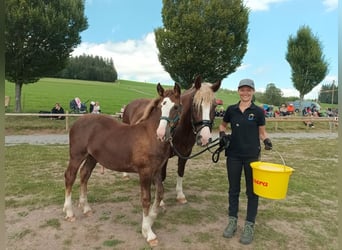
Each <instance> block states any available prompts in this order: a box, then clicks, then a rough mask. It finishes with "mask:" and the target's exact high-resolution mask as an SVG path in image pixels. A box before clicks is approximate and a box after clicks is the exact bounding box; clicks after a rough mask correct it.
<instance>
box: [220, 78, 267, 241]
mask: <svg viewBox="0 0 342 250" xmlns="http://www.w3.org/2000/svg"><path fill="white" fill-rule="evenodd" d="M254 92H255V88H254V82H253V80H251V79H243V80H241V81H240V83H239V86H238V93H239V95H240V101H239V102H238V103H237V104H234V105H231V106H229V107H228V108H227V110H226V112H225V115H224V116H223V120H222V123H221V124H220V127H219V130H220V137H221V138H222V140H230V143H229V146H228V147H227V148H226V152H225V155H226V156H227V160H226V165H227V174H228V183H229V185H228V186H229V189H228V201H229V205H228V216H229V222H228V226H227V227H226V228H225V230H224V232H223V236H224V237H226V238H231V237H233V236H234V234H235V232H236V230H237V220H238V210H239V195H240V189H241V174H242V169H243V170H244V175H245V180H246V195H247V216H246V220H245V226H244V229H243V232H242V235H241V238H240V242H241V243H242V244H250V243H251V242H252V241H253V236H254V224H255V219H256V215H257V211H258V203H259V197H258V196H257V195H256V194H255V193H254V192H253V176H252V168H251V166H250V163H251V162H253V161H258V160H259V158H260V150H261V147H260V140H262V141H263V143H264V144H265V149H266V150H270V149H272V143H271V140H270V139H269V138H268V136H267V133H266V129H265V124H266V121H265V115H264V112H263V110H262V109H261V108H260V107H258V106H256V105H255V104H254V103H253V102H252V98H253V95H254ZM228 123H230V128H231V135H229V136H228V135H226V133H225V131H226V128H227V125H228ZM227 138H229V139H227Z"/></svg>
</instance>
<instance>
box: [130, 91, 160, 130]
mask: <svg viewBox="0 0 342 250" xmlns="http://www.w3.org/2000/svg"><path fill="white" fill-rule="evenodd" d="M160 99H161V97H156V98H154V99H152V100H151V101H150V102H149V103H148V105H147V106H146V108H145V110H144V114H143V115H142V117H140V119H139V120H137V121H136V122H135V124H138V123H140V122H142V121H145V120H146V119H147V118H148V117H149V116H150V114H151V112H152V110H153V108H155V107H156V106H157V105H158V103H159V101H160Z"/></svg>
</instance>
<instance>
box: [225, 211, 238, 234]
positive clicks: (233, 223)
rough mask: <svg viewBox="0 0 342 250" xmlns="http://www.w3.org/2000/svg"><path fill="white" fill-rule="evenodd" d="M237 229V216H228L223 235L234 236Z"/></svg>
mask: <svg viewBox="0 0 342 250" xmlns="http://www.w3.org/2000/svg"><path fill="white" fill-rule="evenodd" d="M236 229H237V218H236V217H233V216H229V222H228V226H227V227H226V228H225V229H224V231H223V237H225V238H231V237H233V236H234V234H235V232H236Z"/></svg>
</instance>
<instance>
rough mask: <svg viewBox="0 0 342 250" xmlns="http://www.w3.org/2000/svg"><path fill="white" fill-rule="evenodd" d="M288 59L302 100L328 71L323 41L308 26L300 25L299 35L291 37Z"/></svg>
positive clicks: (295, 85)
mask: <svg viewBox="0 0 342 250" xmlns="http://www.w3.org/2000/svg"><path fill="white" fill-rule="evenodd" d="M286 60H287V61H288V63H289V64H290V66H291V69H292V76H291V79H292V82H293V86H294V87H295V88H296V89H297V90H298V91H299V95H300V99H301V100H303V99H304V95H306V94H307V93H309V92H310V91H311V90H312V89H313V88H314V87H315V86H317V85H318V84H319V83H320V82H321V81H322V80H323V79H324V78H325V76H326V74H327V72H328V63H327V62H326V61H325V58H324V55H323V52H322V45H321V42H320V41H319V39H318V37H317V36H314V35H313V34H312V32H311V29H310V28H309V27H308V26H302V27H300V28H299V30H298V31H297V36H295V37H294V36H290V37H289V40H288V42H287V54H286Z"/></svg>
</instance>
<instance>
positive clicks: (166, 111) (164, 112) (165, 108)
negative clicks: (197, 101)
mask: <svg viewBox="0 0 342 250" xmlns="http://www.w3.org/2000/svg"><path fill="white" fill-rule="evenodd" d="M173 106H174V103H173V102H172V101H171V100H170V98H168V97H166V98H164V100H163V102H162V104H161V116H164V117H169V116H170V111H171V109H172V107H173ZM166 126H167V121H166V120H160V122H159V126H158V128H157V138H158V139H159V140H161V141H163V140H164V137H165V133H166Z"/></svg>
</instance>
